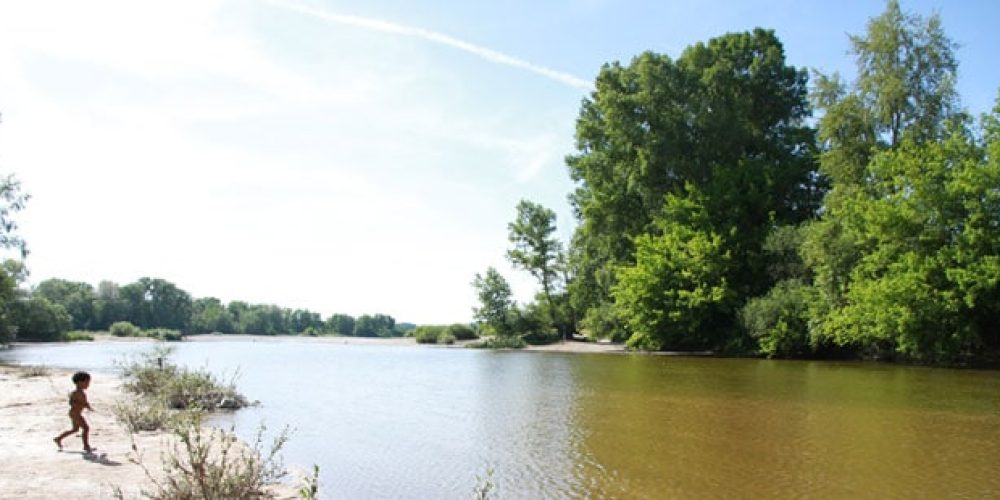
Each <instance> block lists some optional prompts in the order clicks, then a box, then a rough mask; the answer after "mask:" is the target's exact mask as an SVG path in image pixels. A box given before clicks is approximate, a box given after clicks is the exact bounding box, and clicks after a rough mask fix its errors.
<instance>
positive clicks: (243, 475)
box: [115, 412, 288, 500]
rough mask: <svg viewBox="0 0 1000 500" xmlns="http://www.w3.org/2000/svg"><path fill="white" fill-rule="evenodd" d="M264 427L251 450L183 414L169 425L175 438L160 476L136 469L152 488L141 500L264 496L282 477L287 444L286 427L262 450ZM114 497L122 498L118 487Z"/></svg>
mask: <svg viewBox="0 0 1000 500" xmlns="http://www.w3.org/2000/svg"><path fill="white" fill-rule="evenodd" d="M264 430H265V429H264V427H263V426H261V427H259V428H258V429H257V436H256V439H255V440H254V442H253V444H252V445H251V446H244V445H243V444H242V443H240V442H239V440H238V439H237V438H236V436H235V435H234V434H233V432H232V430H230V431H229V432H224V431H220V430H217V429H212V428H205V427H203V426H202V415H201V413H199V412H193V413H189V414H186V415H185V416H184V417H183V418H179V419H177V421H176V422H175V423H174V424H173V425H172V431H173V433H174V435H175V436H176V437H177V442H175V443H174V445H173V447H172V448H171V449H170V451H168V452H166V453H165V455H164V456H163V474H154V473H153V472H152V471H150V470H149V469H148V468H147V467H146V465H145V464H144V463H142V462H140V463H139V465H140V466H141V467H142V469H143V471H144V472H145V473H146V476H147V478H149V480H150V482H151V483H152V484H153V489H152V490H151V491H143V492H142V495H143V497H144V498H151V499H157V500H159V499H163V500H166V499H171V500H172V499H178V498H191V499H195V498H267V497H269V494H268V492H267V486H268V485H271V484H274V483H277V482H278V481H279V480H280V479H281V478H283V477H284V476H285V475H286V472H285V469H284V467H283V465H282V463H281V459H280V457H279V456H278V452H279V451H280V450H281V448H282V447H283V446H284V445H285V443H286V442H287V441H288V429H287V428H286V429H284V430H283V431H282V432H280V433H279V434H278V436H277V437H275V438H274V441H273V442H272V443H271V446H270V447H269V449H268V450H266V451H265V449H264V446H263V435H264ZM115 496H117V497H118V498H124V497H125V495H124V494H123V492H122V491H121V490H120V489H117V491H116V492H115Z"/></svg>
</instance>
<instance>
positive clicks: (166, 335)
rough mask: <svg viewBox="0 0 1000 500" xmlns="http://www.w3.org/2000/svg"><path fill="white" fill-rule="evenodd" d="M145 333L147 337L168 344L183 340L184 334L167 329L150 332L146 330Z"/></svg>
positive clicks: (154, 329)
mask: <svg viewBox="0 0 1000 500" xmlns="http://www.w3.org/2000/svg"><path fill="white" fill-rule="evenodd" d="M145 333H146V336H147V337H150V338H154V339H160V340H166V341H169V342H177V341H180V340H184V334H182V333H181V332H179V331H177V330H170V329H168V328H153V329H151V330H146V332H145Z"/></svg>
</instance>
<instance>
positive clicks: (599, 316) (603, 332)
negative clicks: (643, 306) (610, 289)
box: [580, 302, 629, 342]
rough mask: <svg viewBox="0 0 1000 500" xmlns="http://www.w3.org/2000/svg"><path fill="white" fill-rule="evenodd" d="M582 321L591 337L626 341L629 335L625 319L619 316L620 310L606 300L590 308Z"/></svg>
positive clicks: (584, 328) (588, 335)
mask: <svg viewBox="0 0 1000 500" xmlns="http://www.w3.org/2000/svg"><path fill="white" fill-rule="evenodd" d="M580 323H581V325H582V326H583V330H584V332H585V333H586V335H587V337H588V338H591V339H609V340H611V341H613V342H625V341H626V340H628V337H629V333H628V327H627V325H626V323H625V321H623V320H622V319H621V318H619V317H618V310H617V309H616V308H615V307H614V305H613V304H611V303H607V302H605V303H602V304H600V305H598V306H597V307H594V308H591V309H589V310H588V311H587V315H586V316H584V318H583V320H582V321H581V322H580Z"/></svg>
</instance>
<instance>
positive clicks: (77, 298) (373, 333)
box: [0, 261, 414, 342]
mask: <svg viewBox="0 0 1000 500" xmlns="http://www.w3.org/2000/svg"><path fill="white" fill-rule="evenodd" d="M12 271H13V274H12ZM18 272H20V273H21V274H20V275H18V274H16V273H18ZM0 274H2V275H3V276H2V277H3V278H6V277H10V276H13V277H14V279H11V280H7V281H2V282H0V285H2V288H3V289H4V290H0V292H2V293H3V294H4V297H8V296H9V297H11V298H12V299H13V300H10V301H9V302H5V305H6V306H7V307H6V308H5V309H6V312H7V314H6V315H5V316H4V317H3V323H2V324H0V331H2V332H4V334H3V337H0V340H4V341H7V342H9V341H12V340H15V339H16V340H41V341H52V340H60V339H61V338H62V336H63V334H64V333H65V332H67V331H70V330H84V331H107V330H109V329H110V327H111V325H113V324H115V323H118V322H122V321H125V322H128V323H131V324H132V325H135V326H136V327H138V328H140V329H143V330H150V329H169V330H177V331H179V332H182V333H184V334H203V333H226V334H232V333H244V334H254V335H296V334H307V335H328V334H334V335H351V336H359V337H392V336H402V335H405V334H406V333H407V331H408V330H412V328H413V327H414V325H409V324H397V323H396V320H395V319H394V318H393V317H392V316H389V315H386V314H373V315H368V314H364V315H361V316H358V317H354V316H351V315H349V314H333V315H331V316H329V317H328V318H323V317H322V316H321V315H320V313H317V312H313V311H309V310H307V309H289V308H284V307H279V306H276V305H269V304H250V303H247V302H244V301H231V302H229V303H228V304H226V303H223V302H222V301H221V300H219V299H217V298H215V297H203V298H193V297H192V296H191V294H189V293H188V292H186V291H184V290H183V289H181V288H179V287H177V286H176V285H174V284H173V283H171V282H169V281H166V280H163V279H157V278H148V277H147V278H140V279H139V280H137V281H135V282H133V283H129V284H126V285H118V284H116V283H114V282H111V281H102V282H101V283H99V284H98V285H97V287H96V288H95V287H93V286H91V285H90V284H88V283H83V282H77V281H67V280H63V279H57V278H54V279H48V280H45V281H42V282H41V283H39V284H38V285H37V286H35V287H34V288H33V289H31V290H24V289H21V288H18V287H17V283H18V282H19V280H20V279H23V276H24V271H23V267H22V266H21V264H20V263H19V262H17V261H8V262H7V267H6V268H5V269H4V270H2V271H0Z"/></svg>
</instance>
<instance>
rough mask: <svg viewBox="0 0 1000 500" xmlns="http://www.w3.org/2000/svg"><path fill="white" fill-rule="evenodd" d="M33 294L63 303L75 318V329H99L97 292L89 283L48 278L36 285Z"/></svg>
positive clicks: (55, 302)
mask: <svg viewBox="0 0 1000 500" xmlns="http://www.w3.org/2000/svg"><path fill="white" fill-rule="evenodd" d="M32 295H33V296H35V297H42V298H45V299H47V300H48V301H49V302H51V303H53V304H58V305H61V306H62V307H63V308H64V309H65V310H66V312H67V313H69V315H70V317H72V318H73V324H72V327H73V328H74V329H76V330H95V329H97V324H98V319H97V316H96V309H95V303H96V302H97V294H96V293H94V287H92V286H91V285H90V284H89V283H83V282H79V281H68V280H64V279H59V278H52V279H47V280H45V281H43V282H41V283H39V284H38V286H36V287H35V289H34V291H33V292H32Z"/></svg>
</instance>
